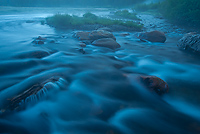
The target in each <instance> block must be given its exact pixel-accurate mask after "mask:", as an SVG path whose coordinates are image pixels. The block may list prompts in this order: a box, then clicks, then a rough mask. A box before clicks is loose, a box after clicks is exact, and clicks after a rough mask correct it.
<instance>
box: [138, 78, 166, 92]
mask: <svg viewBox="0 0 200 134" xmlns="http://www.w3.org/2000/svg"><path fill="white" fill-rule="evenodd" d="M140 80H141V82H142V83H144V85H145V86H146V87H147V88H148V89H149V90H150V91H155V92H156V93H157V94H159V95H163V94H165V93H167V92H168V91H169V87H168V84H167V83H166V82H165V81H164V80H162V79H160V78H158V77H156V76H140Z"/></svg>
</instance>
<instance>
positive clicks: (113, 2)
mask: <svg viewBox="0 0 200 134" xmlns="http://www.w3.org/2000/svg"><path fill="white" fill-rule="evenodd" d="M142 1H145V0H0V6H23V7H38V6H39V7H40V6H41V7H49V6H50V7H55V6H73V7H83V6H84V7H91V6H93V7H124V6H132V5H133V4H135V3H138V2H142Z"/></svg>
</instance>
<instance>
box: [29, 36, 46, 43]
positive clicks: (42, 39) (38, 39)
mask: <svg viewBox="0 0 200 134" xmlns="http://www.w3.org/2000/svg"><path fill="white" fill-rule="evenodd" d="M46 39H47V38H43V37H41V36H38V38H36V39H35V40H34V41H33V42H32V43H35V44H40V45H42V44H44V42H45V41H46Z"/></svg>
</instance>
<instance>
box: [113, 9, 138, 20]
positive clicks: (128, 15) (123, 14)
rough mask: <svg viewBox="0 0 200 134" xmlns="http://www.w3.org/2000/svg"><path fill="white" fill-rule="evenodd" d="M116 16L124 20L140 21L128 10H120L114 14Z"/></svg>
mask: <svg viewBox="0 0 200 134" xmlns="http://www.w3.org/2000/svg"><path fill="white" fill-rule="evenodd" d="M114 15H116V16H120V17H124V18H127V19H133V20H140V19H139V18H138V17H137V16H136V13H130V12H129V11H128V10H119V11H116V12H115V13H114Z"/></svg>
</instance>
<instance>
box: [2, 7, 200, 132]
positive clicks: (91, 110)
mask: <svg viewBox="0 0 200 134" xmlns="http://www.w3.org/2000/svg"><path fill="white" fill-rule="evenodd" d="M83 10H85V9H70V10H69V9H68V10H67V9H66V10H65V11H64V12H69V13H74V14H80V13H84V12H83ZM89 10H91V9H87V11H89ZM109 10H110V9H96V10H95V11H94V12H95V13H96V14H100V15H108V14H109V12H110V11H109ZM42 11H44V10H42V9H40V10H39V9H38V10H37V13H34V12H33V11H27V10H23V12H22V11H20V14H19V15H18V14H12V15H8V14H7V15H2V16H0V41H1V44H0V50H1V51H0V55H1V56H0V60H1V62H0V81H1V84H0V108H1V115H0V116H1V119H0V128H1V129H0V132H1V133H20V134H22V133H24V134H25V133H26V134H28V133H31V134H40V133H41V134H44V133H52V134H55V133H59V134H65V133H70V134H72V133H73V134H80V133H81V134H94V133H98V134H131V133H136V134H137V133H151V134H152V133H162V134H169V133H183V134H188V133H191V134H193V133H194V134H198V133H200V130H199V128H200V118H199V115H198V113H199V111H200V108H199V106H198V104H199V102H200V99H199V97H198V96H199V93H200V91H199V89H200V85H199V81H200V78H199V77H198V76H199V75H200V71H199V69H200V63H199V58H198V56H196V55H194V54H188V53H185V52H182V51H180V50H179V49H178V48H177V46H176V42H177V40H178V39H179V38H180V37H181V36H182V35H180V34H176V33H168V34H167V42H166V43H165V44H159V43H154V44H150V43H145V42H140V41H139V40H138V39H137V38H136V37H135V36H134V34H135V33H134V32H132V33H130V35H129V36H126V37H122V36H120V34H121V33H122V32H123V31H122V32H113V34H114V35H115V37H116V38H117V42H118V43H119V44H120V45H121V46H122V47H121V48H120V49H118V50H116V51H113V50H110V49H108V48H101V47H95V46H91V45H87V47H86V48H84V50H85V54H83V53H81V52H80V51H79V49H80V46H79V45H78V43H79V41H77V40H76V39H74V38H72V35H73V31H72V30H67V31H57V30H55V29H54V28H52V27H49V26H47V25H41V23H40V20H42V19H43V18H44V17H46V16H48V15H50V14H53V13H54V12H55V11H56V12H57V10H50V11H49V12H47V13H45V14H44V13H43V12H42ZM30 12H31V14H30ZM40 12H42V14H40ZM11 13H12V12H11ZM27 13H29V14H27ZM27 20H33V21H31V22H30V21H29V22H28V23H27ZM38 36H42V37H45V38H47V39H48V40H55V43H49V42H47V43H45V44H43V45H39V44H37V45H36V44H33V43H31V42H32V41H33V40H34V39H35V38H37V37H38ZM141 74H145V75H155V76H158V77H160V78H162V79H163V80H165V81H166V82H167V83H168V84H169V88H170V92H169V93H168V94H166V95H165V96H163V97H160V96H157V95H156V94H153V93H151V92H149V91H148V90H147V89H146V88H145V87H144V86H143V85H142V84H141V83H140V82H139V81H138V79H137V78H138V76H140V75H141ZM51 77H56V78H58V79H59V80H58V81H56V82H55V81H48V79H49V78H51ZM45 81H48V82H45ZM41 83H43V84H41ZM33 85H36V86H35V87H34V88H37V89H38V92H34V94H32V95H34V96H32V97H29V98H28V100H27V101H28V102H34V103H29V104H30V105H26V104H24V103H22V102H21V103H19V105H20V106H21V107H23V108H21V109H20V110H19V109H16V110H14V111H12V112H11V111H10V112H7V113H6V114H5V113H4V110H5V109H6V108H7V107H8V105H9V104H10V103H9V102H10V100H11V99H12V98H13V97H16V95H19V94H21V96H22V95H23V94H22V93H24V92H25V91H32V90H28V89H30V88H31V87H33ZM38 87H39V88H38ZM44 89H45V92H44ZM39 91H40V92H39ZM41 92H44V93H42V94H41ZM29 94H31V93H29ZM44 96H45V98H43V99H39V98H42V97H44ZM18 98H20V97H18ZM36 100H37V101H36Z"/></svg>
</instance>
